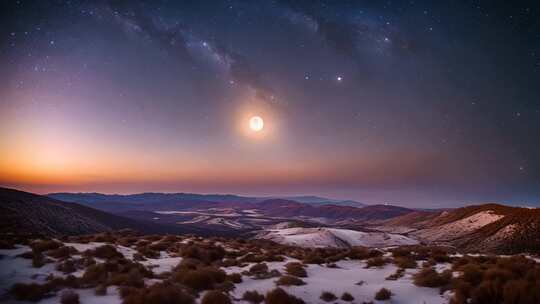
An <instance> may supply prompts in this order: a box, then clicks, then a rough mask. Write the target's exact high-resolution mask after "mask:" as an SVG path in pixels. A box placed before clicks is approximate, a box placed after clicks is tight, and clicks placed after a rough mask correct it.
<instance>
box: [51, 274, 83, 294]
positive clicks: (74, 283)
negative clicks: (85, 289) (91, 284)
mask: <svg viewBox="0 0 540 304" xmlns="http://www.w3.org/2000/svg"><path fill="white" fill-rule="evenodd" d="M80 285H81V283H80V279H79V278H77V277H75V276H74V275H68V276H66V277H65V278H62V277H55V276H53V275H50V276H49V277H48V278H47V283H46V287H47V288H48V289H49V290H50V291H53V290H60V289H62V288H66V287H67V288H80V287H81V286H80Z"/></svg>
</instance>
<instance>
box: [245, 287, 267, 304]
mask: <svg viewBox="0 0 540 304" xmlns="http://www.w3.org/2000/svg"><path fill="white" fill-rule="evenodd" d="M242 300H244V301H247V302H249V303H252V304H259V303H261V302H262V301H264V296H263V295H262V294H260V293H259V292H258V291H256V290H253V291H246V292H244V295H242Z"/></svg>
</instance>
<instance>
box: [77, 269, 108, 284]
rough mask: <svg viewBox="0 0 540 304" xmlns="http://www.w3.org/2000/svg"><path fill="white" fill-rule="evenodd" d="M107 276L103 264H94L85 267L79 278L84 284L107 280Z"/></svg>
mask: <svg viewBox="0 0 540 304" xmlns="http://www.w3.org/2000/svg"><path fill="white" fill-rule="evenodd" d="M108 278H109V272H108V271H107V268H106V267H105V264H95V265H91V266H89V267H88V268H86V270H85V271H84V273H83V275H82V278H81V279H82V282H83V283H85V284H89V285H97V284H102V283H105V282H107V279H108Z"/></svg>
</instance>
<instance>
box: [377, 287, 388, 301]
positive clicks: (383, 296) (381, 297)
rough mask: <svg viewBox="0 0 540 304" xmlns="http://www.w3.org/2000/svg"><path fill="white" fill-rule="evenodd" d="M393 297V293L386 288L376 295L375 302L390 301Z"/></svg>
mask: <svg viewBox="0 0 540 304" xmlns="http://www.w3.org/2000/svg"><path fill="white" fill-rule="evenodd" d="M391 297H392V292H391V291H390V290H388V289H386V288H384V287H383V288H381V289H379V291H377V292H376V293H375V300H377V301H384V300H389V299H390V298H391Z"/></svg>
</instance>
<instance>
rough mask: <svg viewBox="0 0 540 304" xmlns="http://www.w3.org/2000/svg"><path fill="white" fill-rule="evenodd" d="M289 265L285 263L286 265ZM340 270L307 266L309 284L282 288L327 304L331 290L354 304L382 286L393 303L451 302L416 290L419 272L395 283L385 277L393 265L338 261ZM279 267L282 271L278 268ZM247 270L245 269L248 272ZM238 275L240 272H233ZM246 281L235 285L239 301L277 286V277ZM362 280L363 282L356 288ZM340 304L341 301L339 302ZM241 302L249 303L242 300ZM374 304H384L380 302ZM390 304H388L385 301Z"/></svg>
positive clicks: (429, 291)
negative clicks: (415, 278)
mask: <svg viewBox="0 0 540 304" xmlns="http://www.w3.org/2000/svg"><path fill="white" fill-rule="evenodd" d="M285 263H286V262H285ZM267 264H268V265H269V268H270V269H278V270H280V271H281V272H282V273H284V269H283V268H281V267H282V265H280V264H279V263H267ZM336 264H337V265H338V267H339V268H327V267H324V266H320V265H308V266H307V269H306V271H307V273H308V277H307V278H302V280H304V281H305V282H306V285H302V286H291V287H282V288H284V289H285V290H286V291H287V292H289V293H291V294H293V295H295V296H297V297H300V298H302V299H304V300H305V301H306V303H325V302H323V301H322V300H320V299H319V297H320V295H321V293H322V292H323V291H330V292H332V293H334V294H335V295H336V296H338V297H340V296H341V295H342V294H343V292H349V293H350V294H352V295H353V296H354V298H355V301H354V302H355V303H362V302H363V301H365V302H369V301H374V299H373V297H374V295H375V293H376V292H377V291H378V290H379V289H381V288H382V287H385V288H388V289H390V290H391V291H392V293H394V296H393V297H392V300H391V301H390V302H391V303H394V304H400V303H402V304H405V303H429V304H443V303H448V300H449V299H448V297H447V296H446V297H444V296H441V295H439V290H438V289H437V288H425V287H417V286H415V285H414V284H413V283H412V274H413V273H414V272H415V271H417V270H412V271H410V270H408V271H407V272H406V274H405V276H404V277H403V278H400V279H398V280H396V281H390V280H386V279H385V278H386V277H387V276H389V275H390V274H392V273H394V272H395V271H396V269H397V268H396V267H395V266H394V265H387V266H385V267H384V268H372V269H366V268H364V267H365V264H364V262H360V261H350V260H347V261H339V262H337V263H336ZM276 267H280V268H276ZM248 268H249V266H248V267H246V269H248ZM234 270H236V271H232V272H239V269H234ZM242 279H243V282H242V283H240V284H236V289H235V290H234V291H233V295H234V296H235V297H236V298H241V297H242V295H243V294H244V292H246V291H249V290H257V291H258V292H259V293H262V294H265V293H266V292H267V291H269V290H272V289H274V288H275V287H276V285H275V281H276V278H272V279H266V280H254V279H252V278H250V277H247V276H243V277H242ZM359 281H364V283H363V284H362V285H361V286H359V285H356V283H358V282H359ZM337 302H340V301H337ZM239 303H247V302H245V301H240V302H239ZM375 303H385V302H377V301H375ZM386 303H388V302H386Z"/></svg>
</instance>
